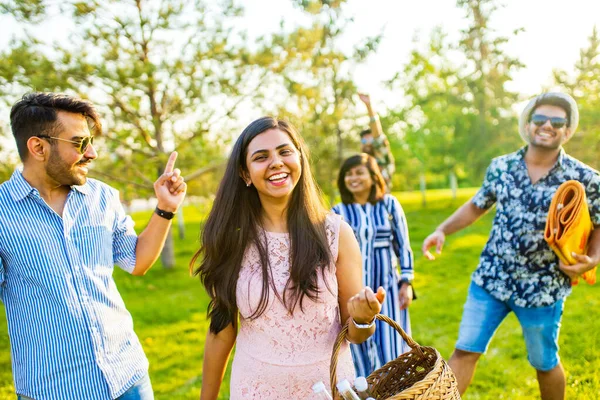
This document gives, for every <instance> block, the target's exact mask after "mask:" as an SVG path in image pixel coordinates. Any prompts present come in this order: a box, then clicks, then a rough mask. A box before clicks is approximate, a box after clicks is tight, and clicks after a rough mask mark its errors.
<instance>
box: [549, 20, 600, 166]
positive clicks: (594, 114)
mask: <svg viewBox="0 0 600 400" xmlns="http://www.w3.org/2000/svg"><path fill="white" fill-rule="evenodd" d="M554 80H555V82H556V83H557V84H559V85H560V86H562V87H563V88H565V89H566V90H567V91H568V93H570V94H571V95H572V96H573V97H574V98H575V100H576V101H577V105H578V107H579V116H580V118H579V128H578V132H577V133H576V134H575V136H573V138H572V139H571V140H570V141H569V142H568V143H567V145H566V146H567V147H568V148H569V153H571V154H573V156H574V157H576V158H578V159H579V160H581V161H583V162H585V163H586V164H589V165H591V166H593V167H594V168H599V167H600V163H599V162H598V152H599V151H600V111H599V110H600V37H598V30H597V28H596V27H594V30H593V31H592V34H591V35H590V37H589V46H588V47H587V48H584V49H582V50H581V51H580V54H579V60H578V61H577V62H576V63H575V68H574V72H573V74H572V75H570V74H568V73H567V72H565V71H560V70H557V71H554Z"/></svg>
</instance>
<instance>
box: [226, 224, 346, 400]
mask: <svg viewBox="0 0 600 400" xmlns="http://www.w3.org/2000/svg"><path fill="white" fill-rule="evenodd" d="M340 221H341V218H340V217H339V216H337V215H330V216H328V218H327V224H326V226H327V235H328V239H329V244H330V248H331V252H332V254H333V257H334V259H337V254H338V240H339V230H340ZM266 236H267V243H268V247H267V248H268V252H269V261H270V264H271V268H272V270H273V280H274V283H275V287H276V288H277V290H278V291H279V293H280V295H281V294H282V290H283V288H284V287H285V284H286V282H287V281H288V279H289V268H290V264H289V249H290V241H289V235H288V234H287V233H272V232H266ZM325 279H326V280H327V284H326V282H325V281H324V280H323V278H322V277H321V274H319V288H320V289H321V293H320V295H319V298H318V300H315V301H311V300H310V299H308V298H305V299H304V301H303V311H300V309H299V308H297V309H296V310H295V311H294V314H293V315H290V314H289V312H288V311H287V309H286V308H285V306H284V305H283V304H282V302H281V301H280V300H279V299H278V298H277V296H276V295H275V294H274V293H273V292H271V293H270V297H269V303H268V306H267V309H266V311H265V312H264V313H263V314H262V315H261V316H260V317H259V318H256V319H253V320H251V319H248V317H249V316H250V315H251V314H252V311H253V310H255V309H256V307H257V305H258V302H259V299H260V293H261V288H262V277H261V268H260V260H259V256H258V251H257V250H256V248H255V247H254V246H251V247H249V248H248V249H247V250H246V253H245V255H244V259H243V261H242V269H241V271H240V277H239V280H238V284H237V303H238V308H239V310H240V329H239V332H238V335H237V345H236V350H235V357H234V359H233V367H232V371H231V386H230V390H231V399H264V400H266V399H286V400H287V399H310V398H311V397H312V389H311V388H312V385H313V384H314V383H316V382H318V381H323V382H324V383H325V384H326V385H327V387H329V364H330V359H331V352H332V349H333V344H334V342H335V339H336V337H337V335H338V333H339V332H340V330H341V324H340V314H339V306H338V298H337V292H338V285H337V279H336V275H335V265H332V266H331V268H330V269H328V270H327V271H326V273H325ZM328 288H329V289H328ZM270 290H271V291H272V290H273V289H272V288H270ZM338 379H349V380H350V381H353V379H354V366H353V364H352V357H351V355H350V351H349V348H348V344H347V343H345V344H344V345H343V347H342V349H341V351H340V354H339V359H338Z"/></svg>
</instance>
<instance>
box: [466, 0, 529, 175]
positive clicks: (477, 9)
mask: <svg viewBox="0 0 600 400" xmlns="http://www.w3.org/2000/svg"><path fill="white" fill-rule="evenodd" d="M457 5H458V6H459V7H461V8H463V9H464V10H465V11H466V14H467V18H469V19H470V20H471V25H470V26H469V27H468V28H467V29H466V30H464V31H463V32H462V35H463V37H462V40H461V41H460V44H459V48H460V50H461V51H462V52H463V54H464V55H465V57H466V63H465V64H464V66H463V67H462V68H461V70H463V71H465V72H466V74H465V75H463V77H462V78H463V79H465V80H466V83H467V85H468V87H469V92H470V94H471V96H472V105H471V109H470V115H471V119H472V121H471V124H470V127H469V129H468V130H467V131H466V133H467V135H468V137H469V142H470V143H471V145H470V146H469V147H468V148H467V149H466V150H467V156H468V157H469V159H470V160H471V168H472V173H471V174H470V175H471V178H473V179H480V178H481V177H482V176H483V173H484V172H485V168H486V167H487V165H488V164H489V161H490V159H491V158H492V157H496V156H498V155H500V154H502V153H503V152H505V151H507V150H512V149H514V146H515V145H516V144H517V143H519V141H520V139H519V136H518V135H517V133H516V129H517V121H516V118H515V117H514V116H513V113H512V112H511V107H512V105H513V104H514V103H515V102H516V101H517V100H518V94H517V93H513V92H510V91H509V90H507V89H506V87H505V84H506V83H507V82H509V81H510V80H511V76H512V73H513V72H515V71H516V70H517V69H519V68H521V67H523V64H522V63H521V62H520V61H519V60H518V59H516V58H514V57H511V56H510V55H508V54H506V52H504V50H503V46H504V45H505V44H506V43H507V42H508V37H506V36H498V35H496V34H495V32H494V30H493V29H492V28H491V26H490V22H491V19H492V17H493V15H494V12H495V11H496V10H497V9H498V7H499V6H498V2H497V1H496V0H458V1H457ZM519 32H520V29H516V30H515V31H514V32H513V33H514V34H515V35H517V34H518V33H519Z"/></svg>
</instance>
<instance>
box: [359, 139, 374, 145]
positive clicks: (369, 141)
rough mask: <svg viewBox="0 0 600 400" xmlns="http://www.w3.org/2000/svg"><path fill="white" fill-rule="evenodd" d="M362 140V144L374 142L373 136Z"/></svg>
mask: <svg viewBox="0 0 600 400" xmlns="http://www.w3.org/2000/svg"><path fill="white" fill-rule="evenodd" d="M360 142H361V143H362V144H371V143H373V138H361V139H360Z"/></svg>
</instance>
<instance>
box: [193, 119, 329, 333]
mask: <svg viewBox="0 0 600 400" xmlns="http://www.w3.org/2000/svg"><path fill="white" fill-rule="evenodd" d="M269 129H279V130H281V131H283V132H285V133H287V134H288V136H289V137H290V139H291V141H292V143H293V144H294V146H296V148H297V149H298V150H299V152H300V160H301V167H302V173H301V175H300V178H299V180H298V183H297V185H296V187H295V188H294V191H293V192H292V196H291V198H290V200H289V204H288V206H287V226H288V229H289V235H290V243H291V249H290V260H291V268H290V279H289V280H288V282H287V284H286V287H285V290H284V292H283V298H282V299H281V298H280V296H279V293H278V292H277V291H276V290H275V293H276V295H277V297H278V298H280V299H281V300H282V301H283V303H284V304H285V306H286V307H287V309H288V310H289V311H290V313H293V312H294V309H295V308H296V306H297V305H298V304H299V305H300V310H302V300H303V299H304V297H305V296H306V297H308V298H309V299H311V300H314V299H316V298H317V297H318V295H319V287H318V281H317V280H318V273H319V272H321V274H323V273H324V271H325V269H326V268H329V266H330V263H331V261H332V255H331V252H330V250H329V245H328V240H327V233H326V230H325V217H326V215H327V209H326V208H325V205H324V203H323V200H322V196H321V191H320V189H319V187H318V186H317V184H316V183H315V180H314V177H313V175H312V173H311V171H310V165H309V162H308V153H307V149H306V147H305V145H304V143H303V141H302V138H301V137H300V136H299V135H298V133H297V132H296V130H295V128H294V127H293V126H292V125H290V124H289V123H287V122H285V121H281V120H277V119H275V118H271V117H263V118H260V119H257V120H256V121H254V122H252V123H251V124H250V125H248V126H247V127H246V129H244V131H243V132H242V134H241V135H240V137H239V138H238V139H237V141H236V142H235V145H234V146H233V150H232V152H231V155H230V157H229V161H228V163H227V168H226V170H225V176H224V177H223V179H222V180H221V183H220V185H219V189H218V191H217V195H216V197H215V200H214V205H213V208H212V210H211V211H210V213H209V215H208V219H207V221H206V225H205V226H204V230H203V231H202V233H201V234H200V236H201V241H202V245H201V247H200V250H198V252H196V254H194V257H193V258H192V261H191V263H190V268H192V269H193V268H194V266H195V264H196V261H197V260H200V263H199V266H198V268H196V270H195V271H194V274H195V275H200V280H201V281H202V283H203V284H204V286H205V288H206V291H207V293H208V295H209V296H210V298H211V301H210V304H209V307H208V315H209V318H210V331H211V332H212V333H215V334H216V333H218V332H220V331H221V330H223V329H224V328H225V327H227V325H228V324H230V323H233V324H234V325H235V324H236V323H237V311H238V307H237V302H236V288H237V281H238V276H239V272H240V268H241V264H242V258H243V256H244V252H245V250H246V249H247V248H248V246H249V245H254V246H256V248H257V249H258V253H259V255H260V260H261V266H262V278H263V279H262V292H261V297H260V301H259V304H258V307H257V308H256V310H254V311H253V314H252V315H251V318H257V317H259V316H260V315H262V313H264V311H265V309H266V307H267V305H268V301H269V285H271V286H272V287H273V288H274V286H273V285H274V284H273V280H272V279H271V269H270V266H269V258H268V252H267V248H266V246H267V242H266V240H265V233H264V230H263V229H262V228H261V226H262V218H261V217H262V211H263V210H262V205H261V202H260V199H259V197H258V192H257V191H256V188H255V187H254V185H252V186H250V187H247V186H246V184H245V182H244V180H243V179H242V178H241V176H240V175H241V173H242V172H247V165H246V155H247V154H246V153H247V148H248V145H249V144H250V142H251V141H252V139H254V138H255V137H256V136H257V135H259V134H261V133H263V132H265V131H267V130H269Z"/></svg>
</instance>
